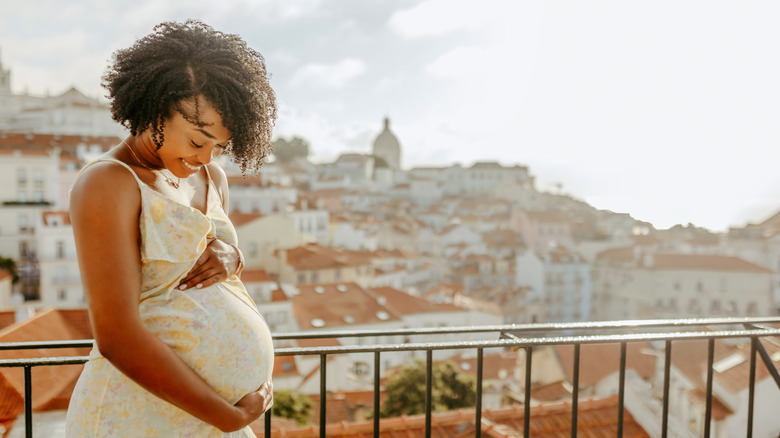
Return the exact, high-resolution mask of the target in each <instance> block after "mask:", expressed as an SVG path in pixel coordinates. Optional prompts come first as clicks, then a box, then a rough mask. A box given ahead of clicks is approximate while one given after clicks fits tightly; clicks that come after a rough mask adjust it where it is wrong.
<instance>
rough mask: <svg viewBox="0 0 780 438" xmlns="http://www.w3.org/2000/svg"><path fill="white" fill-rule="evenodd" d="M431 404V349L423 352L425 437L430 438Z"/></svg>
mask: <svg viewBox="0 0 780 438" xmlns="http://www.w3.org/2000/svg"><path fill="white" fill-rule="evenodd" d="M432 406H433V350H427V351H426V352H425V438H431V407H432Z"/></svg>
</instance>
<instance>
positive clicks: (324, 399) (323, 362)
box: [320, 354, 328, 438]
mask: <svg viewBox="0 0 780 438" xmlns="http://www.w3.org/2000/svg"><path fill="white" fill-rule="evenodd" d="M327 366H328V357H327V354H321V355H320V438H326V435H325V423H326V417H325V413H326V410H325V405H327V404H328V393H327V384H326V383H327V379H326V377H327Z"/></svg>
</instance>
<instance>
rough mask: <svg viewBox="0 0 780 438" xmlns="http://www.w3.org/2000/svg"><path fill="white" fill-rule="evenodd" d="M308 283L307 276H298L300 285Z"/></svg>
mask: <svg viewBox="0 0 780 438" xmlns="http://www.w3.org/2000/svg"><path fill="white" fill-rule="evenodd" d="M304 283H306V274H298V284H304Z"/></svg>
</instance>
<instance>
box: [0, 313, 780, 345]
mask: <svg viewBox="0 0 780 438" xmlns="http://www.w3.org/2000/svg"><path fill="white" fill-rule="evenodd" d="M745 324H748V325H750V326H753V327H760V328H768V327H769V326H767V324H780V317H757V318H688V319H645V320H622V321H585V322H566V323H563V322H561V323H558V322H552V323H532V324H501V325H477V326H461V327H426V328H403V329H386V330H309V331H301V332H286V333H285V332H281V333H276V334H273V335H272V336H273V339H274V340H276V341H281V340H297V339H332V338H350V337H367V336H407V335H418V336H419V335H447V334H460V333H499V334H502V335H508V334H511V335H513V336H515V337H518V336H523V333H524V332H527V333H529V334H531V333H534V335H535V336H533V337H538V338H544V339H550V338H552V337H555V336H552V335H549V334H548V333H549V332H556V331H564V330H569V331H583V330H621V329H622V330H627V331H631V332H634V331H636V330H642V329H643V330H650V329H664V328H666V329H679V330H682V329H684V328H690V327H704V326H718V325H745ZM539 332H546V333H544V334H543V335H539V334H538V333H539ZM701 332H702V333H713V332H712V331H701ZM92 345H93V340H92V339H78V340H67V341H64V340H63V341H29V342H0V351H2V350H25V349H38V348H91V347H92Z"/></svg>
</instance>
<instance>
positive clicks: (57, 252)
mask: <svg viewBox="0 0 780 438" xmlns="http://www.w3.org/2000/svg"><path fill="white" fill-rule="evenodd" d="M36 238H37V241H38V244H37V247H38V264H39V266H40V273H41V278H40V305H41V307H44V308H45V307H56V308H80V307H86V306H87V303H86V300H85V297H84V287H83V285H82V283H81V276H80V273H79V266H78V259H77V258H76V242H75V239H74V237H73V227H72V226H71V224H70V215H69V214H68V212H66V211H46V212H43V213H42V214H41V215H40V218H39V222H38V228H37V231H36Z"/></svg>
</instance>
